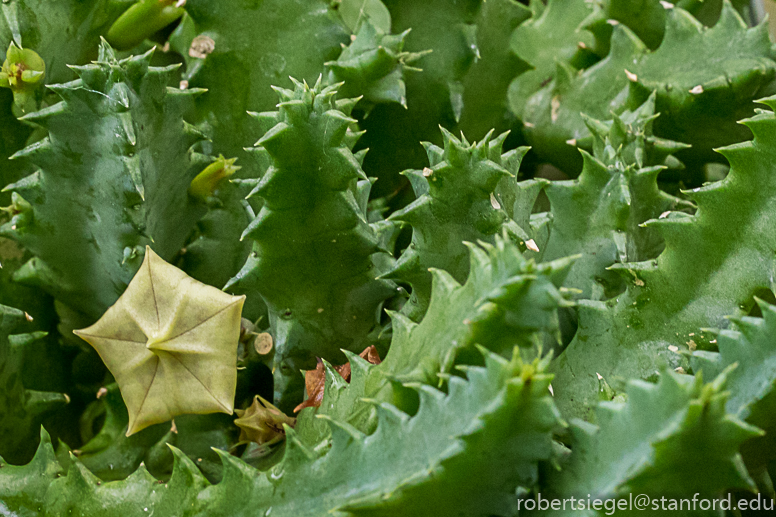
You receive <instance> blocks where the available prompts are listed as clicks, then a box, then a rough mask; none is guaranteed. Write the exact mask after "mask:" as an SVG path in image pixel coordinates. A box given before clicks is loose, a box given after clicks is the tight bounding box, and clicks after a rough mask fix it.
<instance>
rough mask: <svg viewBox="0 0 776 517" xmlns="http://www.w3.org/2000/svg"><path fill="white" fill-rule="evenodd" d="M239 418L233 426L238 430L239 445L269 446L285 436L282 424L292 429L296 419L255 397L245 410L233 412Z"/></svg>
mask: <svg viewBox="0 0 776 517" xmlns="http://www.w3.org/2000/svg"><path fill="white" fill-rule="evenodd" d="M235 413H236V414H237V416H238V417H239V418H237V419H236V420H235V421H234V425H236V426H237V427H239V428H240V439H239V442H240V443H248V442H256V443H258V444H259V445H271V444H273V443H276V442H278V441H280V440H282V439H284V438H285V436H286V431H285V429H283V424H286V425H288V426H290V427H293V426H294V425H295V424H296V418H291V417H289V416H286V415H285V413H283V412H282V411H280V410H279V409H278V408H276V407H275V406H273V405H272V404H270V403H269V402H267V401H266V400H264V399H263V398H262V397H261V396H260V395H256V397H254V399H253V404H251V405H250V406H249V407H248V409H246V410H240V409H237V410H235Z"/></svg>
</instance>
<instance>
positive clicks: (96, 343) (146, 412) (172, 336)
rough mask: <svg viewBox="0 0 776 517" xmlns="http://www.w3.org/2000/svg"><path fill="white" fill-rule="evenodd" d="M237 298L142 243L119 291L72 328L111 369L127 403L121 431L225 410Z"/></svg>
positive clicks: (230, 393) (233, 378)
mask: <svg viewBox="0 0 776 517" xmlns="http://www.w3.org/2000/svg"><path fill="white" fill-rule="evenodd" d="M244 301H245V296H231V295H229V294H226V293H224V292H223V291H220V290H219V289H216V288H215V287H211V286H209V285H205V284H203V283H201V282H198V281H196V280H194V279H193V278H191V277H189V276H187V275H186V274H185V273H184V272H183V271H181V270H179V269H178V268H176V267H175V266H172V265H170V264H168V263H166V262H165V261H164V260H163V259H162V258H160V257H159V256H158V255H157V254H156V253H154V252H153V251H152V250H151V249H150V248H149V247H146V254H145V259H144V260H143V264H142V266H140V269H139V270H138V272H137V274H136V275H135V277H134V278H133V279H132V281H131V282H130V284H129V286H128V287H127V289H126V291H125V292H124V294H123V295H122V296H121V298H119V300H118V301H117V302H116V303H115V304H114V305H113V306H112V307H110V308H109V309H108V310H107V311H106V312H105V314H104V315H103V316H102V318H100V320H99V321H97V323H95V324H94V325H92V326H91V327H89V328H85V329H82V330H76V331H74V332H75V333H76V334H77V335H78V336H80V337H81V338H82V339H84V340H86V341H87V342H88V343H89V344H91V345H92V346H93V347H94V348H95V350H97V353H98V354H100V357H101V358H102V360H103V361H104V362H105V365H106V366H107V367H108V369H109V370H110V372H111V373H112V374H113V376H114V377H115V379H116V383H117V384H118V385H119V389H120V390H121V396H122V397H123V398H124V402H125V403H126V405H127V409H128V411H129V426H128V428H127V436H129V435H131V434H134V433H136V432H138V431H140V430H142V429H144V428H146V427H148V426H150V425H153V424H156V423H160V422H165V421H168V420H170V419H172V418H173V417H175V416H176V415H180V414H184V413H198V414H202V413H215V412H223V413H227V414H231V413H232V411H233V409H234V394H235V389H236V386H237V368H236V363H237V345H238V340H239V336H240V314H241V312H242V306H243V302H244Z"/></svg>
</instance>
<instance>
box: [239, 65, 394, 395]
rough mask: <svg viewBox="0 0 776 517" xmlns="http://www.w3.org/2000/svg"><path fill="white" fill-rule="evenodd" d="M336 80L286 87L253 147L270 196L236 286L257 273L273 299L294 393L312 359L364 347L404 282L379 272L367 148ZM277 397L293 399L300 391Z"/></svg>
mask: <svg viewBox="0 0 776 517" xmlns="http://www.w3.org/2000/svg"><path fill="white" fill-rule="evenodd" d="M336 87H337V86H328V87H325V88H324V87H323V86H321V80H320V79H319V81H318V83H316V84H315V86H313V87H310V86H308V85H307V84H306V83H299V82H296V84H295V88H294V90H286V89H282V88H276V91H277V93H278V95H279V97H280V104H279V105H278V106H279V108H280V109H279V111H277V112H268V113H261V114H258V115H257V117H256V118H257V120H258V122H259V123H260V124H262V125H263V126H264V128H265V130H266V132H265V133H264V136H263V137H262V138H261V139H260V140H259V142H258V144H257V146H256V147H255V148H253V149H252V152H253V153H255V154H257V156H259V157H261V161H264V162H265V163H266V165H267V167H266V170H265V172H264V174H263V176H262V178H261V180H260V181H259V182H258V185H257V186H256V188H255V189H254V191H253V195H257V196H259V197H260V198H261V199H262V200H263V206H262V208H261V210H260V211H259V213H258V215H257V216H256V218H255V219H254V220H253V221H252V222H251V224H250V225H249V226H248V228H247V229H246V230H245V232H244V234H243V237H244V238H249V239H252V240H253V241H254V246H253V253H252V254H251V256H250V257H249V258H248V261H247V262H246V264H245V266H244V267H243V269H242V271H240V273H239V274H238V275H237V276H236V277H235V278H234V279H233V280H232V281H231V282H230V285H229V286H227V289H229V288H230V286H231V285H235V284H243V285H247V284H245V283H246V282H248V283H249V284H250V285H253V286H255V289H256V290H257V291H258V293H259V294H261V296H262V298H263V299H264V301H265V302H266V304H267V307H268V308H269V321H270V328H271V329H272V333H273V338H274V340H275V349H276V352H275V354H276V355H275V360H276V368H277V369H276V382H277V383H278V384H277V385H276V391H278V390H280V391H281V392H282V391H283V390H284V387H283V386H282V385H283V384H284V383H286V382H291V383H292V384H291V385H290V386H289V387H288V388H287V389H288V390H291V391H289V394H288V396H291V395H290V394H291V393H292V392H293V389H294V388H296V386H297V384H296V383H297V382H299V385H298V388H299V389H298V391H297V393H295V394H294V395H293V396H296V397H299V396H301V389H300V388H301V383H300V381H301V376H299V374H298V372H299V370H300V369H308V370H309V369H312V367H314V365H315V357H324V358H327V359H331V360H334V359H336V358H340V357H341V352H340V349H348V350H356V351H360V350H362V349H363V348H364V347H365V345H366V344H367V342H368V337H367V336H368V335H369V333H370V332H372V331H373V330H374V329H375V328H376V325H377V323H378V320H377V317H378V309H379V307H380V304H381V303H382V302H383V300H385V299H386V298H387V297H388V296H390V295H391V294H392V293H393V292H395V288H394V287H393V286H392V284H391V282H388V281H385V280H376V277H377V276H379V274H380V271H378V270H377V269H376V267H375V265H374V263H373V261H372V255H373V254H375V253H378V252H379V251H380V250H379V249H378V235H377V233H376V231H375V230H374V229H373V228H372V227H371V226H370V225H369V223H368V222H367V212H366V204H365V201H366V198H367V196H368V192H369V189H370V186H371V184H370V181H369V180H368V179H367V178H366V176H365V174H364V172H363V170H362V169H361V165H360V159H361V158H363V154H361V155H354V154H353V153H352V152H351V150H350V149H351V147H352V145H353V144H354V143H355V141H356V140H357V139H358V136H359V135H358V134H354V133H352V131H351V130H350V126H351V125H352V124H353V123H354V122H355V121H354V120H353V119H351V118H350V117H349V116H348V114H349V111H350V109H352V106H353V104H354V102H352V101H342V102H337V101H335V95H336ZM340 106H341V107H342V109H346V110H347V111H346V112H344V111H342V109H340ZM338 362H341V361H338ZM297 378H298V379H297ZM276 402H277V403H278V404H279V405H280V407H281V409H283V405H284V404H291V403H293V406H295V405H296V404H297V403H298V402H299V400H297V401H296V402H293V399H292V398H289V399H286V398H285V396H284V398H283V400H282V401H281V402H278V401H276ZM293 406H291V407H293Z"/></svg>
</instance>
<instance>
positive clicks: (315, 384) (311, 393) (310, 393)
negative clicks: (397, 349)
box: [294, 345, 382, 413]
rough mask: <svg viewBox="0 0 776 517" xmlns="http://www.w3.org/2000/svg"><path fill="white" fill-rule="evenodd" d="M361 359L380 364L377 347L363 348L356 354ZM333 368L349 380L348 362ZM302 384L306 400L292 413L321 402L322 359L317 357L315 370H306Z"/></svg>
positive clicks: (322, 385)
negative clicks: (305, 392) (305, 391)
mask: <svg viewBox="0 0 776 517" xmlns="http://www.w3.org/2000/svg"><path fill="white" fill-rule="evenodd" d="M358 355H359V357H361V358H362V359H366V360H367V361H369V362H370V363H372V364H380V363H381V362H382V359H380V354H378V353H377V349H376V348H375V347H374V345H372V346H370V347H369V348H366V349H364V351H363V352H361V353H360V354H358ZM334 369H335V370H336V371H337V373H339V374H340V375H342V378H343V379H345V381H346V382H350V363H345V364H343V365H342V366H335V367H334ZM304 384H305V388H306V389H307V400H305V401H304V402H302V403H301V404H299V405H298V406H296V407H295V408H294V413H299V412H300V411H301V410H303V409H304V408H306V407H320V406H321V403H322V402H323V388H324V387H325V386H326V370H325V369H324V367H323V361H321V359H320V358H318V365H317V366H316V367H315V370H308V371H307V372H306V373H305V375H304Z"/></svg>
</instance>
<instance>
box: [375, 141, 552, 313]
mask: <svg viewBox="0 0 776 517" xmlns="http://www.w3.org/2000/svg"><path fill="white" fill-rule="evenodd" d="M491 135H492V132H491V133H489V134H488V135H487V136H486V137H485V138H484V139H483V140H482V141H480V142H479V143H477V142H475V143H473V144H470V143H469V142H468V141H467V140H466V138H465V137H463V135H462V137H461V140H459V139H457V138H456V137H455V136H453V135H452V134H450V132H449V131H447V130H445V129H444V128H442V137H443V139H444V148H440V147H437V146H436V145H433V144H431V143H428V142H426V143H425V144H424V145H425V148H426V153H427V154H428V160H429V167H426V168H424V169H422V170H411V171H406V172H405V173H404V174H405V175H406V176H408V177H409V178H410V181H411V183H412V186H413V189H414V190H415V194H416V195H417V196H418V199H417V200H416V201H415V202H413V203H412V204H410V205H409V206H407V207H406V208H404V209H402V210H399V211H398V212H396V213H394V214H392V215H391V217H390V220H392V221H398V222H402V223H405V224H409V225H411V226H412V230H413V233H412V242H411V244H410V246H409V248H407V250H406V251H405V252H404V253H403V254H402V256H401V257H400V258H399V261H398V263H397V265H396V267H395V269H394V270H393V271H391V272H390V273H389V274H388V275H387V277H388V278H392V279H395V280H401V281H403V282H406V283H408V284H410V285H411V286H412V296H411V297H410V300H409V302H408V303H407V304H406V305H405V306H404V309H403V310H402V312H403V313H404V314H406V315H408V316H409V317H410V318H411V319H413V320H415V321H418V320H420V319H421V318H422V317H423V314H425V312H426V309H427V308H428V303H429V298H430V296H431V273H430V272H429V268H437V269H441V270H444V271H446V272H448V273H449V274H450V275H451V276H452V277H453V278H454V279H455V280H456V281H458V282H463V281H465V280H466V277H467V275H468V273H469V252H468V250H467V248H466V245H465V244H464V242H478V241H483V242H488V243H493V242H494V239H495V237H496V235H498V234H500V233H501V231H502V229H506V230H507V232H508V233H509V234H510V236H511V237H512V238H513V239H515V240H527V238H526V236H525V235H526V234H525V232H524V231H523V230H521V229H520V228H519V227H518V226H517V224H516V223H515V222H514V221H512V220H511V219H510V217H509V215H508V214H507V212H506V210H505V207H502V203H505V202H504V201H503V199H502V201H499V198H500V197H501V195H500V193H499V194H498V195H497V193H496V187H497V186H498V185H499V184H500V183H503V184H504V185H506V190H507V191H508V192H510V193H514V192H515V191H516V190H517V189H518V184H517V180H516V178H515V177H516V175H517V171H518V169H519V167H520V162H521V160H522V157H523V155H524V154H525V152H526V151H527V149H526V148H520V149H517V150H514V151H509V152H507V153H504V154H502V153H501V148H502V145H503V143H504V140H505V139H506V137H507V134H506V133H504V134H502V135H500V136H498V137H497V138H492V136H491ZM537 194H538V192H537Z"/></svg>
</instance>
